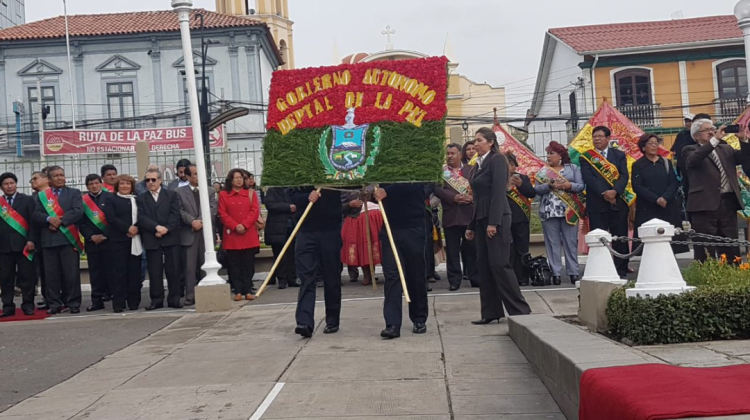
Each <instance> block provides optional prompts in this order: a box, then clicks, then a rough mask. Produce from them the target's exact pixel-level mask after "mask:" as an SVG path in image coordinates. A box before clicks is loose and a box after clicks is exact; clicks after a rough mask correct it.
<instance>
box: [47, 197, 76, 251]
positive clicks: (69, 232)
mask: <svg viewBox="0 0 750 420" xmlns="http://www.w3.org/2000/svg"><path fill="white" fill-rule="evenodd" d="M39 201H41V203H42V206H44V210H46V211H47V215H48V216H49V217H57V218H58V219H62V217H63V215H64V214H65V212H64V211H63V209H62V207H60V203H59V202H58V201H57V197H55V194H54V193H53V192H52V188H47V189H46V190H44V191H40V192H39ZM59 230H60V232H62V234H63V235H64V236H65V237H66V238H67V239H68V241H70V243H71V244H72V245H73V247H75V249H76V250H77V251H78V253H79V254H80V253H82V252H83V243H82V242H81V234H80V233H79V232H78V228H77V227H76V226H75V225H70V226H63V225H60V228H59Z"/></svg>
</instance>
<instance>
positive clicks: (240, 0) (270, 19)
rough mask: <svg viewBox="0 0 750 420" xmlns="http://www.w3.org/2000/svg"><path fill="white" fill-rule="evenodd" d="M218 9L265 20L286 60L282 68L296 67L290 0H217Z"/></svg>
mask: <svg viewBox="0 0 750 420" xmlns="http://www.w3.org/2000/svg"><path fill="white" fill-rule="evenodd" d="M253 7H255V8H253ZM216 11H217V12H219V13H223V14H227V15H235V16H247V17H251V18H253V19H258V20H262V21H263V22H265V23H266V24H267V25H268V28H269V29H270V30H271V35H273V39H274V40H275V41H276V46H277V47H278V48H279V51H280V52H281V57H282V58H283V60H284V65H283V66H282V68H284V69H293V68H294V38H293V26H294V22H292V21H291V20H289V0H216Z"/></svg>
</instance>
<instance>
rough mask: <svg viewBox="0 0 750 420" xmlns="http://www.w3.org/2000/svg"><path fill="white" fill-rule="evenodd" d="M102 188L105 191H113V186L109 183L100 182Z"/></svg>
mask: <svg viewBox="0 0 750 420" xmlns="http://www.w3.org/2000/svg"><path fill="white" fill-rule="evenodd" d="M102 189H103V190H105V191H107V192H111V193H113V192H115V189H114V187H112V186H111V185H109V184H102Z"/></svg>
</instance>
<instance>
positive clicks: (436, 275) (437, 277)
mask: <svg viewBox="0 0 750 420" xmlns="http://www.w3.org/2000/svg"><path fill="white" fill-rule="evenodd" d="M432 278H433V279H435V280H437V281H440V280H442V278H441V277H440V274H438V273H437V271H436V272H434V273H432Z"/></svg>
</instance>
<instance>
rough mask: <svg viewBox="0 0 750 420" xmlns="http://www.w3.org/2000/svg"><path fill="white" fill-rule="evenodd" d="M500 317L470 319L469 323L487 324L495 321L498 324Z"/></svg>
mask: <svg viewBox="0 0 750 420" xmlns="http://www.w3.org/2000/svg"><path fill="white" fill-rule="evenodd" d="M501 319H502V318H482V319H480V320H479V321H471V323H472V324H474V325H487V324H492V323H493V322H495V321H497V323H498V324H499V323H500V320H501Z"/></svg>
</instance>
